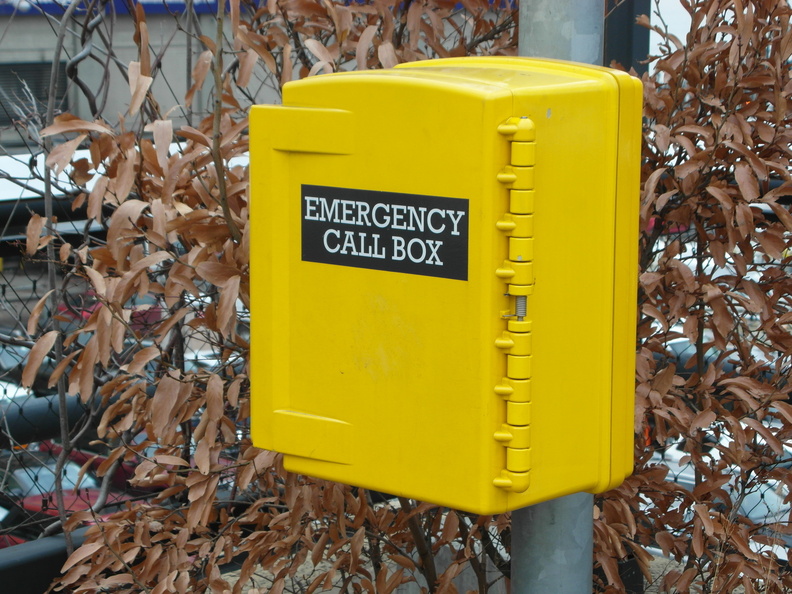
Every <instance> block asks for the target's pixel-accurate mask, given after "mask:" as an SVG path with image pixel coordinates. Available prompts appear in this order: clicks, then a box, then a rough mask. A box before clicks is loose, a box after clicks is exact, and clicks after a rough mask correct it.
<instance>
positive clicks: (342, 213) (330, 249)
mask: <svg viewBox="0 0 792 594" xmlns="http://www.w3.org/2000/svg"><path fill="white" fill-rule="evenodd" d="M302 259H303V261H306V262H319V263H321V264H337V265H339V266H353V267H355V268H370V269H374V270H386V271H389V272H404V273H407V274H420V275H423V276H437V277H441V278H450V279H456V280H467V276H468V271H467V269H468V201H467V200H466V199H463V198H443V197H439V196H419V195H417V194H396V193H394V192H375V191H371V190H351V189H348V188H328V187H325V186H307V185H304V186H302Z"/></svg>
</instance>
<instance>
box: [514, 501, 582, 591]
mask: <svg viewBox="0 0 792 594" xmlns="http://www.w3.org/2000/svg"><path fill="white" fill-rule="evenodd" d="M593 505H594V496H593V495H590V494H589V493H575V494H574V495H567V496H566V497H559V498H558V499H552V500H550V501H545V502H544V503H538V504H536V505H532V506H531V507H525V508H523V509H518V510H515V511H513V512H512V533H511V592H512V594H545V593H546V592H552V593H553V594H590V593H591V591H592V589H593V588H592V576H593V573H594V565H593V563H594V562H593V559H594V525H593V514H592V506H593Z"/></svg>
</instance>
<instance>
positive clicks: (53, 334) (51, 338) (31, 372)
mask: <svg viewBox="0 0 792 594" xmlns="http://www.w3.org/2000/svg"><path fill="white" fill-rule="evenodd" d="M58 334H59V332H58V331H57V330H50V331H49V332H47V333H46V334H44V335H43V336H42V337H41V338H39V339H38V340H37V341H36V344H34V345H33V348H31V349H30V353H28V357H27V363H26V364H25V369H24V370H23V371H22V379H21V381H20V382H19V383H20V385H21V386H22V387H23V388H29V387H31V386H32V385H33V380H35V379H36V373H37V372H38V370H39V367H41V362H42V361H43V360H44V357H46V356H47V354H48V353H49V352H50V351H51V350H52V345H54V344H55V340H56V339H57V338H58Z"/></svg>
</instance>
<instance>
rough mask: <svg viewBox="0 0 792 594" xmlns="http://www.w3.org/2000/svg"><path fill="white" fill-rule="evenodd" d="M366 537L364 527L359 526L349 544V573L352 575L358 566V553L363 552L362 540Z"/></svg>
mask: <svg viewBox="0 0 792 594" xmlns="http://www.w3.org/2000/svg"><path fill="white" fill-rule="evenodd" d="M365 537H366V528H365V526H361V527H360V528H358V530H357V532H355V535H354V536H353V537H352V540H351V542H350V547H349V552H350V557H351V559H350V563H349V572H350V573H352V574H354V573H355V572H357V568H358V565H359V564H360V553H361V552H362V551H363V540H364V539H365Z"/></svg>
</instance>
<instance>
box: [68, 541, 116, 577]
mask: <svg viewBox="0 0 792 594" xmlns="http://www.w3.org/2000/svg"><path fill="white" fill-rule="evenodd" d="M104 547H105V543H104V542H89V543H86V544H84V545H83V546H81V547H80V548H79V549H77V550H76V551H74V552H73V553H72V554H71V555H69V558H68V559H66V563H64V564H63V567H61V573H63V572H66V571H68V570H69V569H70V568H72V567H74V566H75V565H77V564H78V563H79V562H80V561H85V560H86V559H87V558H88V557H90V556H91V555H93V554H94V553H95V552H96V551H98V550H100V549H102V548H104Z"/></svg>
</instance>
